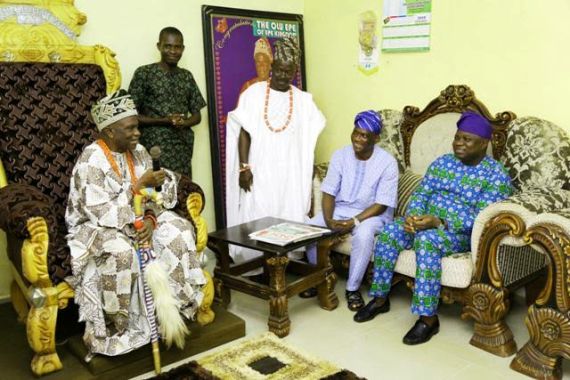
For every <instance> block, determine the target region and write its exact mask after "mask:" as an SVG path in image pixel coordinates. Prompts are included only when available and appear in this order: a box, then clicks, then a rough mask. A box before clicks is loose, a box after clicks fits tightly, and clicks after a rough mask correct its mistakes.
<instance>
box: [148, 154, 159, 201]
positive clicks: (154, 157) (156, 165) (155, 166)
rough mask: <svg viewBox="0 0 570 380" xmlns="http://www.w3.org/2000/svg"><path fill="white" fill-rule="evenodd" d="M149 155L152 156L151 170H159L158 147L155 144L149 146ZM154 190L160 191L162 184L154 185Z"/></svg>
mask: <svg viewBox="0 0 570 380" xmlns="http://www.w3.org/2000/svg"><path fill="white" fill-rule="evenodd" d="M149 153H150V157H151V158H152V170H154V171H155V172H156V171H159V170H160V153H161V151H160V147H159V146H157V145H155V146H153V147H152V148H150V152H149ZM156 191H158V192H161V191H162V186H161V185H158V186H157V187H156Z"/></svg>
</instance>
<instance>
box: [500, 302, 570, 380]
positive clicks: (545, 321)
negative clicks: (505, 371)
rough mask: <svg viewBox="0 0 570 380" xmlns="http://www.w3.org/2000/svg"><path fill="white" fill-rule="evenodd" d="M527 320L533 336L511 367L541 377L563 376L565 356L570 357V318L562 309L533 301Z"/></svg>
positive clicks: (553, 377) (528, 374) (556, 377)
mask: <svg viewBox="0 0 570 380" xmlns="http://www.w3.org/2000/svg"><path fill="white" fill-rule="evenodd" d="M525 323H526V327H527V329H528V332H529V335H530V339H529V341H528V342H527V343H526V344H525V345H524V346H523V348H521V349H520V351H519V352H518V353H517V356H515V358H514V359H513V361H512V362H511V368H512V369H514V370H515V371H518V372H521V373H523V374H525V375H527V376H531V377H534V378H537V379H549V380H550V379H556V380H557V379H562V357H564V358H565V359H570V318H568V316H565V315H564V314H562V313H561V312H559V311H558V310H554V309H551V308H541V309H539V308H537V307H536V306H535V305H532V306H531V307H530V308H529V309H528V315H527V317H526V320H525Z"/></svg>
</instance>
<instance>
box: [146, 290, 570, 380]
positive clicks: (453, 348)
mask: <svg viewBox="0 0 570 380" xmlns="http://www.w3.org/2000/svg"><path fill="white" fill-rule="evenodd" d="M344 286H345V281H344V280H342V279H341V280H339V282H338V283H337V286H336V292H337V295H338V296H339V300H340V304H339V307H338V308H337V309H336V310H333V311H326V310H323V309H321V308H320V307H319V306H318V303H317V300H316V299H301V298H299V297H293V298H290V299H289V318H290V319H291V333H290V334H289V335H288V336H287V337H285V338H284V340H285V341H286V342H287V343H288V344H290V345H292V346H295V347H297V348H299V349H300V350H302V351H303V352H306V353H309V354H311V355H312V356H315V357H319V358H321V359H325V360H328V361H330V362H332V363H335V364H336V365H338V366H340V367H342V368H346V369H349V370H351V371H353V372H355V373H356V374H358V375H359V376H364V377H366V378H368V379H370V380H375V379H379V380H380V379H381V380H388V379H398V380H405V379H414V380H416V379H422V380H427V379H444V380H451V379H461V380H463V379H527V377H525V376H523V375H521V374H519V373H518V372H515V371H513V370H511V369H510V368H509V364H510V362H511V360H512V359H513V357H514V356H511V357H508V358H500V357H497V356H494V355H491V354H489V353H487V352H485V351H482V350H480V349H477V348H475V347H473V346H471V345H470V344H469V339H470V338H471V334H472V329H473V322H472V321H462V320H461V319H460V314H461V307H460V306H459V305H442V306H440V311H439V313H440V314H439V316H440V323H441V329H440V333H439V334H437V335H436V336H434V337H433V338H432V339H431V340H430V341H429V342H428V343H426V344H423V345H419V346H406V345H404V344H403V343H402V337H403V336H404V334H405V333H406V332H407V331H408V329H409V328H410V327H411V326H412V325H413V323H414V322H415V317H414V316H413V315H411V314H410V309H409V303H410V300H411V293H410V292H409V291H408V290H407V289H405V287H403V286H400V287H397V288H396V289H394V291H393V294H392V296H391V299H390V301H391V311H390V312H389V313H387V314H381V315H379V316H377V317H376V318H375V319H374V320H372V321H370V322H366V323H362V324H358V323H355V322H353V320H352V316H353V313H352V312H350V311H349V310H348V308H347V307H346V301H345V300H344ZM229 310H230V311H231V312H232V313H234V314H236V315H238V316H240V317H241V318H243V319H244V320H245V321H246V337H245V338H243V339H248V338H251V337H254V336H257V335H258V334H261V333H264V332H265V331H267V316H268V313H269V307H268V304H267V302H266V301H263V300H261V299H257V298H254V297H251V296H248V295H244V294H241V293H237V292H232V303H231V304H230V307H229ZM525 312H526V307H525V306H524V302H523V300H522V299H520V298H518V297H517V298H515V300H514V302H513V305H512V309H511V312H510V314H509V317H508V319H507V321H508V324H509V326H510V327H511V329H512V330H513V333H514V335H515V339H516V342H517V344H518V347H519V348H520V347H521V346H522V345H523V344H524V343H525V342H526V341H527V340H528V332H527V330H526V327H525V325H524V314H525ZM236 342H239V340H238V341H234V342H231V343H229V345H231V344H235V343H236ZM225 347H226V346H220V347H218V348H216V349H215V350H219V349H223V348H225ZM215 350H212V351H208V352H205V353H202V354H200V355H197V356H195V357H192V358H189V359H188V360H195V359H199V358H200V357H202V356H204V355H208V354H210V353H212V352H214V351H215ZM177 365H180V363H175V364H174V365H171V366H169V367H166V368H165V370H168V369H170V368H172V367H174V366H177ZM150 375H151V374H150V373H149V374H147V375H146V377H148V376H150ZM143 378H145V376H141V377H138V378H137V379H143ZM564 378H569V379H570V364H569V363H568V362H567V361H566V362H565V363H564Z"/></svg>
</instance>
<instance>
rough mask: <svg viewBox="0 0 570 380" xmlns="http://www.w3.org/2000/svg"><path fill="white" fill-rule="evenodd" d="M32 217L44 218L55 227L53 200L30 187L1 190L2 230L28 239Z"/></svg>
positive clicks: (15, 186) (0, 224)
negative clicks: (29, 222)
mask: <svg viewBox="0 0 570 380" xmlns="http://www.w3.org/2000/svg"><path fill="white" fill-rule="evenodd" d="M32 217H43V218H45V219H46V221H48V223H51V222H53V223H54V224H53V226H55V223H56V218H55V215H54V214H53V202H52V200H51V199H50V198H49V197H47V196H46V195H45V194H43V193H41V192H40V191H39V190H37V189H36V188H34V187H32V186H28V185H22V184H10V185H8V186H6V187H3V188H1V189H0V228H1V229H3V230H4V231H6V232H7V233H9V234H12V235H14V236H16V237H18V238H20V239H25V238H28V237H29V236H30V234H29V232H28V219H30V218H32Z"/></svg>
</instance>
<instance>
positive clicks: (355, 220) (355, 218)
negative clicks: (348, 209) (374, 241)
mask: <svg viewBox="0 0 570 380" xmlns="http://www.w3.org/2000/svg"><path fill="white" fill-rule="evenodd" d="M352 220H354V225H355V226H359V225H360V220H358V218H357V217H356V216H353V217H352Z"/></svg>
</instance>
